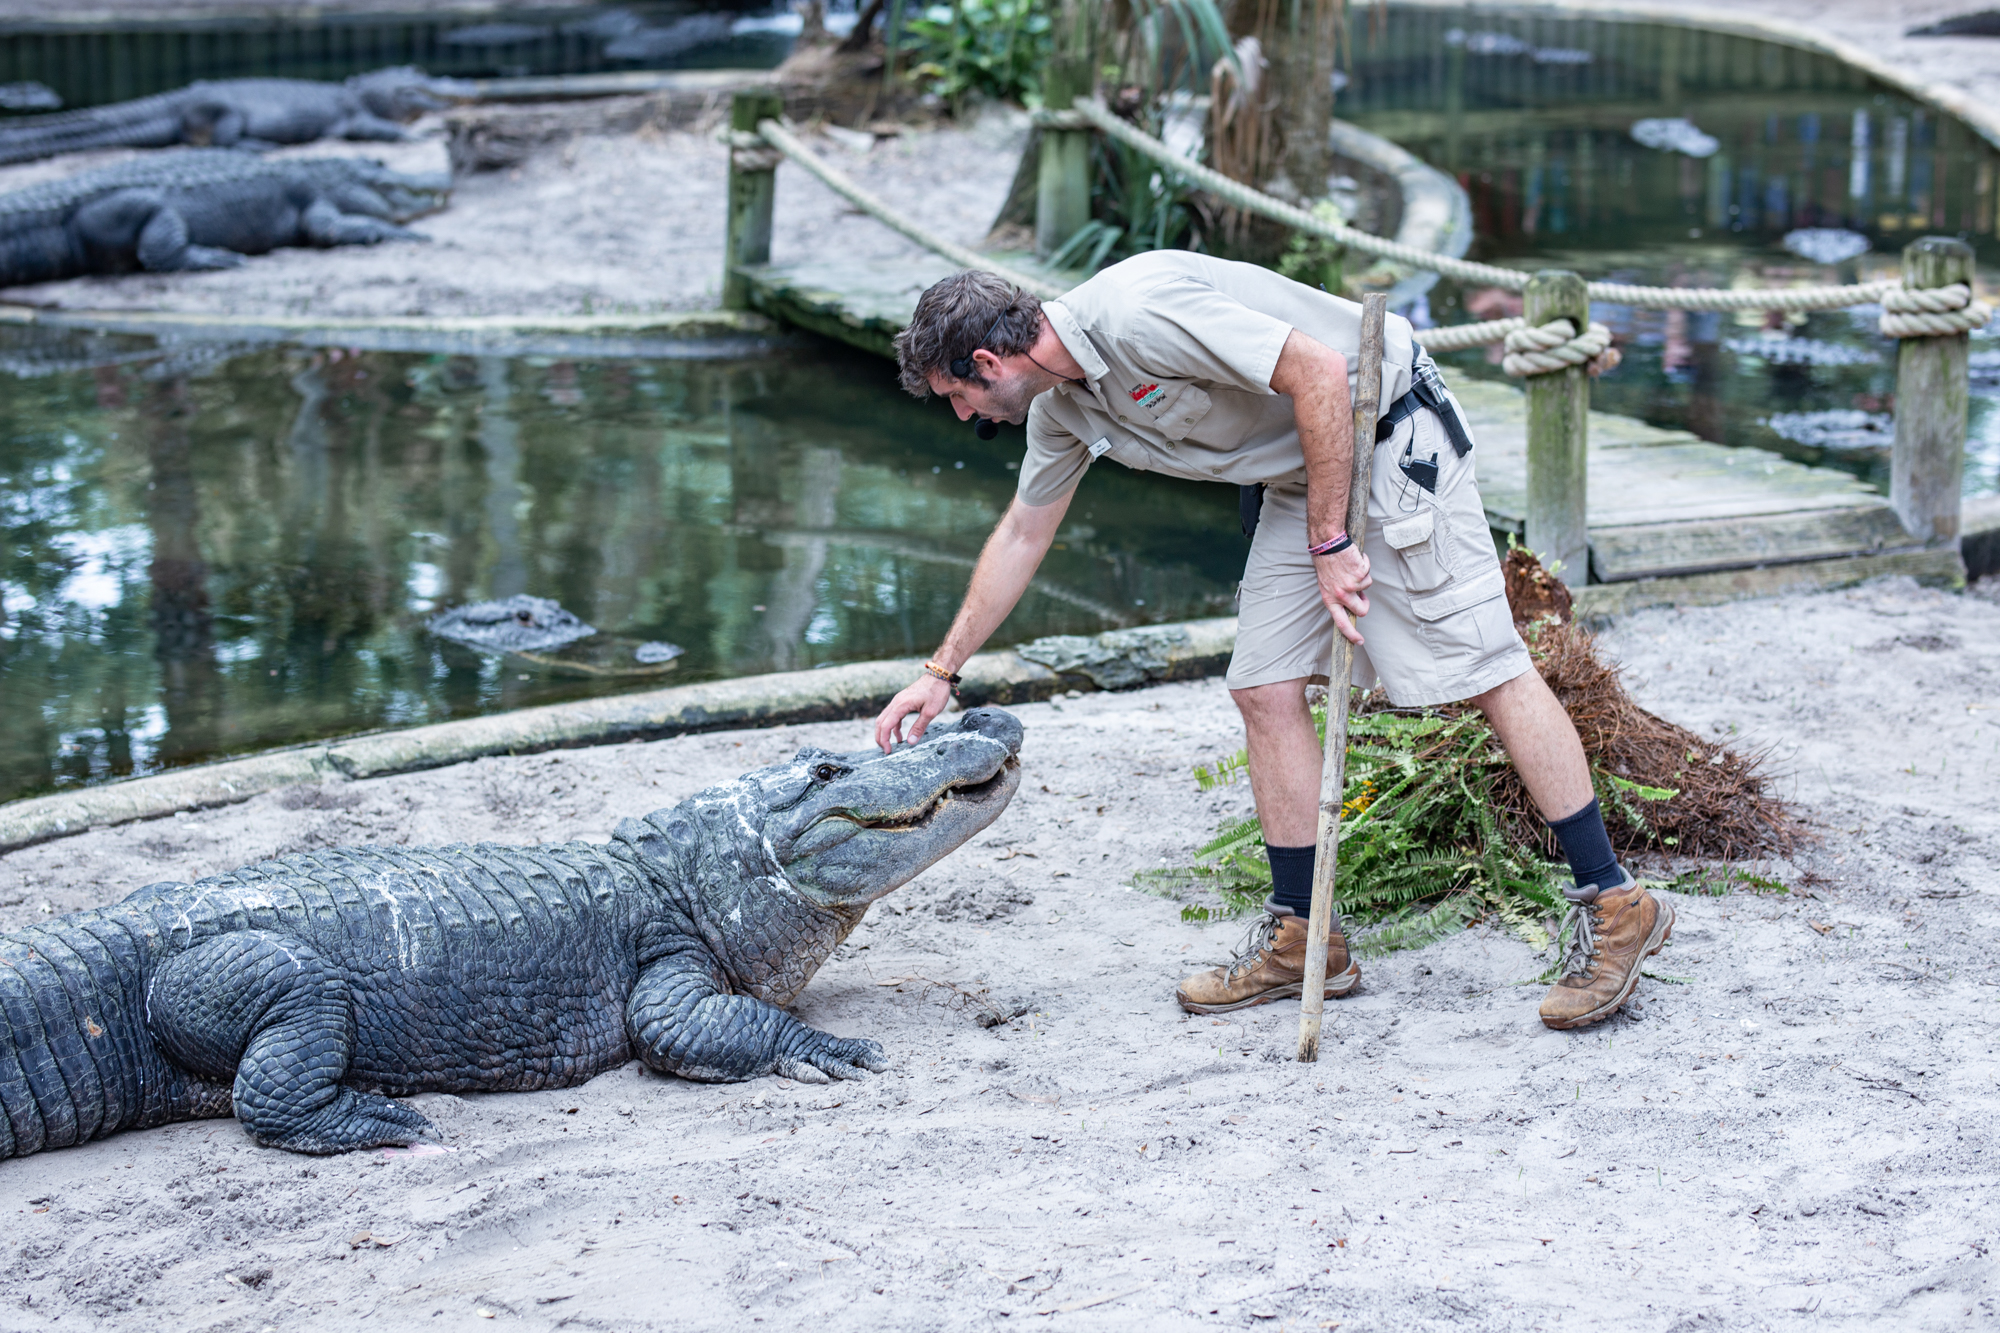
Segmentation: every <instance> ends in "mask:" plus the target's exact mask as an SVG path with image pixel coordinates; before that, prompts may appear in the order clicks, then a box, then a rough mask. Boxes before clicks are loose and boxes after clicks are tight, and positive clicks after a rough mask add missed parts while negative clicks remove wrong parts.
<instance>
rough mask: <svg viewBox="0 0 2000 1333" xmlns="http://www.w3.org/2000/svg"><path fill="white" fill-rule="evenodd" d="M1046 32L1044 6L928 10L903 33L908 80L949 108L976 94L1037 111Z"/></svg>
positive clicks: (961, 0)
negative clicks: (944, 101) (950, 104)
mask: <svg viewBox="0 0 2000 1333" xmlns="http://www.w3.org/2000/svg"><path fill="white" fill-rule="evenodd" d="M1050 27H1051V25H1050V23H1049V15H1048V6H1047V4H1046V3H1045V0H956V2H955V3H953V4H946V5H932V6H930V7H929V8H928V9H926V10H924V12H923V14H922V15H921V16H920V17H918V18H917V19H915V20H914V21H912V22H911V23H910V24H909V26H908V27H907V28H906V29H905V30H904V36H903V49H904V51H905V53H906V59H908V61H909V69H910V77H911V78H912V79H914V80H916V81H917V82H919V83H922V84H924V85H925V90H926V91H927V92H933V93H936V94H937V95H938V96H939V97H942V98H944V99H945V100H946V101H947V102H950V103H952V104H954V105H956V104H957V103H959V102H961V101H963V100H964V99H965V97H966V96H967V95H968V94H974V93H976V94H979V95H981V96H985V97H992V98H997V99H1000V100H1003V101H1009V102H1018V103H1020V104H1021V105H1023V106H1030V107H1032V106H1040V105H1041V101H1042V70H1043V68H1044V67H1045V66H1046V65H1047V64H1048V60H1049V51H1050V47H1051V38H1050Z"/></svg>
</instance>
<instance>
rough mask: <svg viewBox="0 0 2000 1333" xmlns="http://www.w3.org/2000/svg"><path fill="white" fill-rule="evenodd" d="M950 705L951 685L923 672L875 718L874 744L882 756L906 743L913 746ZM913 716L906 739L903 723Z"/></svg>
mask: <svg viewBox="0 0 2000 1333" xmlns="http://www.w3.org/2000/svg"><path fill="white" fill-rule="evenodd" d="M950 702H951V686H949V685H947V684H945V683H944V682H943V681H941V680H939V679H938V678H937V677H936V676H933V675H931V674H930V673H929V672H925V673H924V674H923V675H922V676H920V677H918V678H917V683H916V684H914V685H912V686H910V687H909V688H907V689H905V690H904V691H903V692H902V693H901V694H898V695H897V696H896V697H895V698H893V699H891V700H890V701H889V706H888V707H887V708H885V709H883V710H882V713H881V716H879V717H877V718H876V719H875V743H876V744H877V745H879V746H881V747H882V753H884V754H887V753H889V751H890V750H891V749H893V748H894V747H896V746H897V745H900V744H902V743H903V742H905V741H907V742H909V743H910V744H912V745H914V744H916V743H917V742H918V741H920V740H922V739H923V738H924V732H925V731H926V730H928V729H929V727H930V725H931V723H932V722H934V721H936V720H937V715H938V714H939V713H942V712H943V711H944V706H945V705H946V704H948V703H950ZM913 713H914V714H915V715H916V719H917V722H916V725H915V726H914V727H912V728H911V729H910V734H909V735H907V736H905V735H903V734H902V731H903V723H904V722H905V721H906V720H908V718H909V717H910V715H911V714H913Z"/></svg>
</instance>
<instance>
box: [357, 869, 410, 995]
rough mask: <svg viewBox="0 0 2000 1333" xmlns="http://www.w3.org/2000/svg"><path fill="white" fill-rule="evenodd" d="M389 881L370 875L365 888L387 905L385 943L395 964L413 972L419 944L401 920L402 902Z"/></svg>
mask: <svg viewBox="0 0 2000 1333" xmlns="http://www.w3.org/2000/svg"><path fill="white" fill-rule="evenodd" d="M389 880H390V877H389V876H387V875H370V876H369V877H368V879H367V881H366V884H365V887H367V888H370V889H373V890H374V891H375V892H376V893H378V894H380V895H381V897H382V901H383V902H384V903H386V904H387V905H388V908H389V933H388V935H387V937H386V943H387V944H388V945H389V948H390V951H391V952H393V953H394V954H395V955H396V962H397V963H398V964H400V965H401V966H402V968H403V970H404V971H406V972H414V971H415V970H416V967H417V954H418V952H419V950H420V948H421V942H420V941H419V940H418V938H417V933H416V932H415V931H413V930H411V929H410V926H409V923H408V922H406V921H404V920H403V904H402V901H401V900H400V899H399V898H397V897H396V893H395V890H393V889H391V888H390V887H389Z"/></svg>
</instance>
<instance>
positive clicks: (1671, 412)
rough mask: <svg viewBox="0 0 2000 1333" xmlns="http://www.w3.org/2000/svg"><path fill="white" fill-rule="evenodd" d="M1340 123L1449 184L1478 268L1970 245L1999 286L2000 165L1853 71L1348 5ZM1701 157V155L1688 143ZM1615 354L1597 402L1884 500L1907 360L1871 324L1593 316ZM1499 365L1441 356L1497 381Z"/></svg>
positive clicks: (1505, 310) (1996, 455)
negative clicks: (1788, 460)
mask: <svg viewBox="0 0 2000 1333" xmlns="http://www.w3.org/2000/svg"><path fill="white" fill-rule="evenodd" d="M1353 49H1354V61H1353V67H1352V70H1351V72H1350V74H1349V80H1350V81H1349V83H1348V86H1347V87H1346V88H1345V89H1343V90H1342V92H1341V94H1340V101H1339V105H1338V108H1337V114H1339V115H1341V116H1343V117H1345V118H1348V119H1351V120H1354V121H1355V122H1356V123H1358V124H1361V125H1364V126H1366V127H1368V128H1369V129H1372V130H1374V131H1375V132H1377V133H1379V134H1383V135H1385V136H1387V137H1389V138H1391V139H1394V140H1395V141H1397V142H1398V143H1401V144H1403V145H1404V146H1405V147H1407V148H1409V149H1410V150H1411V151H1413V152H1415V153H1417V154H1418V155H1419V156H1421V157H1423V158H1424V159H1425V160H1426V161H1428V162H1430V163H1432V164H1433V165H1435V166H1437V167H1440V168H1442V169H1443V170H1446V171H1449V172H1451V173H1453V174H1454V175H1455V176H1457V178H1458V179H1459V181H1460V182H1461V183H1462V184H1463V185H1464V186H1465V188H1466V191H1467V193H1468V195H1469V196H1470V199H1471V203H1472V210H1473V218H1474V222H1475V225H1476V229H1477V235H1478V240H1477V241H1476V242H1475V244H1474V247H1473V251H1472V257H1474V258H1479V259H1486V260H1489V261H1494V262H1500V263H1505V264H1509V265H1515V266H1522V267H1561V268H1573V269H1576V270H1578V271H1580V272H1582V273H1584V274H1585V275H1586V276H1588V277H1591V278H1598V279H1603V280H1606V281H1616V282H1628V283H1643V284H1649V285H1660V286H1687V287H1751V286H1755V287H1765V286H1778V287H1783V286H1795V285H1807V284H1817V283H1835V282H1854V281H1860V280H1867V279H1872V278H1875V277H1879V276H1885V275H1887V274H1888V273H1889V272H1891V271H1892V269H1893V266H1894V265H1895V263H1896V261H1897V259H1898V256H1899V255H1900V253H1901V250H1902V247H1903V246H1904V245H1906V244H1907V243H1909V242H1910V241H1912V240H1914V239H1916V238H1917V237H1919V236H1925V235H1940V234H1941V235H1956V236H1962V237H1964V238H1965V239H1967V240H1968V241H1971V242H1972V243H1973V245H1974V246H1975V248H1976V250H1977V252H1978V254H1979V256H1980V259H1981V261H1982V272H1983V277H1984V280H1985V281H1986V282H1987V284H1988V286H1989V290H1990V288H1991V285H1993V284H1995V283H2000V270H1995V269H1994V268H1992V267H1991V266H1992V265H1994V264H1996V263H2000V243H1996V240H1995V235H1994V229H1995V225H1996V218H2000V172H1997V171H1996V167H2000V154H1996V153H1995V151H1994V149H1993V148H1992V147H1991V146H1990V145H1988V144H1987V143H1986V142H1985V141H1984V140H1982V139H1981V138H1979V136H1978V135H1977V134H1975V133H1974V132H1973V131H1972V130H1971V129H1970V128H1968V127H1967V126H1965V125H1964V124H1963V123H1961V122H1959V121H1957V120H1954V119H1952V118H1951V117H1949V116H1942V115H1940V114H1938V113H1937V112H1936V111H1933V110H1930V109H1928V108H1926V107H1923V106H1921V105H1919V104H1917V103H1915V102H1913V101H1911V100H1910V99H1908V98H1906V97H1903V96H1902V95H1900V94H1898V93H1896V92H1894V91H1893V90H1890V89H1887V88H1885V87H1883V86H1881V85H1879V84H1877V83H1875V82H1874V81H1872V80H1870V79H1869V78H1867V77H1866V76H1865V75H1862V74H1860V73H1858V72H1857V71H1855V70H1853V69H1851V68H1850V67H1848V66H1846V65H1843V64H1841V63H1839V62H1838V61H1834V60H1830V59H1827V58H1825V57H1822V56H1816V55H1813V54H1811V53H1809V52H1804V51H1796V50H1790V49H1788V48H1785V47H1780V46H1776V45H1773V44H1771V43H1768V42H1761V41H1756V40H1752V39H1748V38H1741V37H1728V36H1721V35H1716V34H1707V33H1699V32H1693V31H1687V30H1683V29H1679V28H1672V27H1665V26H1658V25H1651V24H1624V23H1611V22H1604V21H1598V20H1570V19H1557V18H1525V17H1518V16H1505V15H1500V14H1496V13H1495V12H1493V11H1491V10H1485V11H1478V12H1474V11H1465V10H1443V9H1430V8H1401V7H1391V8H1390V9H1389V10H1388V11H1387V12H1386V15H1385V17H1384V19H1383V21H1382V22H1380V23H1379V24H1378V23H1371V22H1370V21H1369V19H1368V17H1367V16H1366V15H1365V14H1361V13H1357V16H1356V19H1355V22H1354V48H1353ZM1672 118H1684V119H1686V120H1687V121H1689V122H1690V123H1691V124H1692V125H1693V126H1694V127H1695V128H1696V129H1697V130H1699V131H1700V132H1701V133H1702V134H1703V135H1705V136H1707V137H1708V138H1709V139H1711V140H1713V148H1712V151H1710V152H1708V154H1707V155H1706V156H1693V155H1690V154H1688V153H1686V152H1676V151H1665V150H1661V149H1657V148H1649V147H1646V146H1644V145H1642V144H1641V143H1640V142H1638V141H1637V140H1636V139H1635V138H1634V136H1633V133H1632V129H1633V126H1634V125H1635V124H1637V123H1639V122H1640V121H1643V120H1648V119H1672ZM1695 146H1696V147H1698V148H1707V147H1709V145H1707V144H1700V143H1697V144H1696V145H1695ZM1800 228H1839V229H1845V230H1850V231H1853V232H1855V233H1857V234H1859V235H1860V236H1862V237H1865V238H1866V240H1867V242H1868V243H1869V246H1870V249H1869V251H1868V252H1867V253H1866V254H1863V255H1861V256H1859V257H1858V258H1856V259H1853V260H1850V261H1847V262H1844V263H1840V264H1832V265H1820V264H1814V263H1811V262H1809V261H1807V260H1805V259H1803V258H1800V257H1799V256H1798V255H1795V254H1793V253H1790V252H1788V251H1787V250H1786V249H1785V248H1784V246H1783V238H1784V237H1785V236H1786V234H1787V233H1789V232H1792V231H1794V230H1795V229H1800ZM1427 313H1428V315H1429V316H1430V317H1431V318H1433V319H1434V320H1435V321H1436V322H1438V323H1457V322H1461V321H1464V320H1471V319H1492V318H1498V317H1500V316H1502V315H1509V314H1518V313H1519V304H1518V300H1517V299H1513V298H1510V297H1509V296H1508V294H1506V293H1503V292H1499V291H1495V290H1490V289H1488V290H1466V289H1463V288H1460V287H1458V286H1456V285H1454V284H1451V283H1441V284H1439V286H1438V288H1437V289H1436V290H1435V291H1434V292H1433V293H1432V296H1431V299H1430V302H1429V309H1428V312H1427ZM1593 313H1594V315H1595V317H1596V318H1598V319H1600V320H1602V321H1604V322H1605V323H1607V324H1608V325H1610V326H1611V328H1612V330H1613V332H1614V333H1616V334H1617V335H1619V337H1620V341H1621V342H1622V343H1623V344H1624V346H1625V353H1626V361H1625V365H1624V366H1623V368H1621V369H1620V370H1618V371H1617V372H1616V373H1614V374H1613V375H1611V376H1609V377H1607V378H1605V379H1603V380H1602V381H1600V382H1599V383H1598V386H1597V389H1596V392H1595V401H1596V404H1597V406H1598V407H1600V408H1603V409H1605V410H1608V411H1614V412H1624V413H1629V414H1632V415H1635V416H1642V417H1645V418H1646V419H1647V420H1650V421H1653V422H1655V423H1657V424H1661V425H1675V426H1683V427H1685V428H1687V429H1690V430H1693V431H1694V432H1696V433H1697V434H1699V435H1702V436H1704V437H1706V438H1708V439H1712V440H1716V441H1719V442H1722V443H1728V444H1756V445H1760V446H1763V447H1765V448H1771V449H1777V450H1780V451H1782V452H1784V453H1786V454H1788V455H1790V456H1792V457H1795V458H1799V459H1801V460H1802V461H1806V462H1812V463H1828V464H1832V465H1835V466H1840V467H1845V468H1848V469H1849V470H1851V471H1854V472H1856V473H1858V474H1859V475H1861V476H1864V477H1866V478H1868V479H1870V480H1872V481H1875V482H1877V483H1878V484H1881V485H1883V486H1885V487H1886V485H1887V460H1886V452H1885V449H1886V439H1887V435H1888V432H1889V431H1890V429H1891V426H1890V415H1889V414H1890V413H1892V412H1893V410H1894V400H1895V349H1894V346H1893V344H1892V343H1891V342H1890V341H1889V340H1887V339H1884V338H1881V337H1879V336H1878V335H1877V334H1876V332H1875V321H1876V317H1877V315H1878V313H1879V312H1878V311H1875V310H1873V309H1867V310H1846V311H1830V312H1826V313H1816V314H1810V315H1799V316H1793V317H1789V318H1786V317H1779V318H1767V317H1766V316H1765V315H1764V314H1763V313H1762V312H1748V313H1744V314H1716V313H1700V312H1692V313H1686V314H1676V313H1672V312H1666V311H1657V310H1633V309H1627V308H1623V307H1616V306H1607V305H1602V304H1600V305H1598V306H1597V307H1596V308H1595V310H1594V312H1593ZM1973 347H1974V353H1973V359H1974V400H1973V404H1972V423H1971V436H1970V440H1969V443H1968V451H1967V467H1966V480H1965V489H1966V493H1967V494H1990V493H1993V492H1996V491H2000V337H1994V336H1990V335H1987V336H1980V337H1976V338H1975V339H1974V340H1973ZM1498 359H1499V358H1498V353H1497V351H1496V352H1493V353H1491V354H1490V355H1489V354H1482V353H1480V352H1471V353H1464V354H1460V355H1458V356H1456V357H1452V358H1448V362H1449V363H1452V364H1456V365H1458V366H1459V367H1462V368H1463V369H1464V370H1469V371H1472V372H1474V373H1494V374H1497V372H1498V366H1497V362H1498Z"/></svg>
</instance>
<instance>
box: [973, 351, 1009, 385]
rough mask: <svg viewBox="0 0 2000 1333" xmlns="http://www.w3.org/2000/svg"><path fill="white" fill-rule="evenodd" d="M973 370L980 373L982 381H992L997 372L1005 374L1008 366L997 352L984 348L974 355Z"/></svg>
mask: <svg viewBox="0 0 2000 1333" xmlns="http://www.w3.org/2000/svg"><path fill="white" fill-rule="evenodd" d="M972 368H973V369H974V370H976V371H978V372H979V375H980V377H981V378H982V379H991V378H993V376H994V374H995V373H996V372H997V373H1000V374H1005V373H1006V370H1007V365H1006V363H1005V362H1004V361H1002V360H1001V359H1000V356H999V354H998V353H997V352H994V351H992V350H991V349H990V348H985V347H982V348H980V349H979V350H978V351H976V352H974V353H973V354H972Z"/></svg>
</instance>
